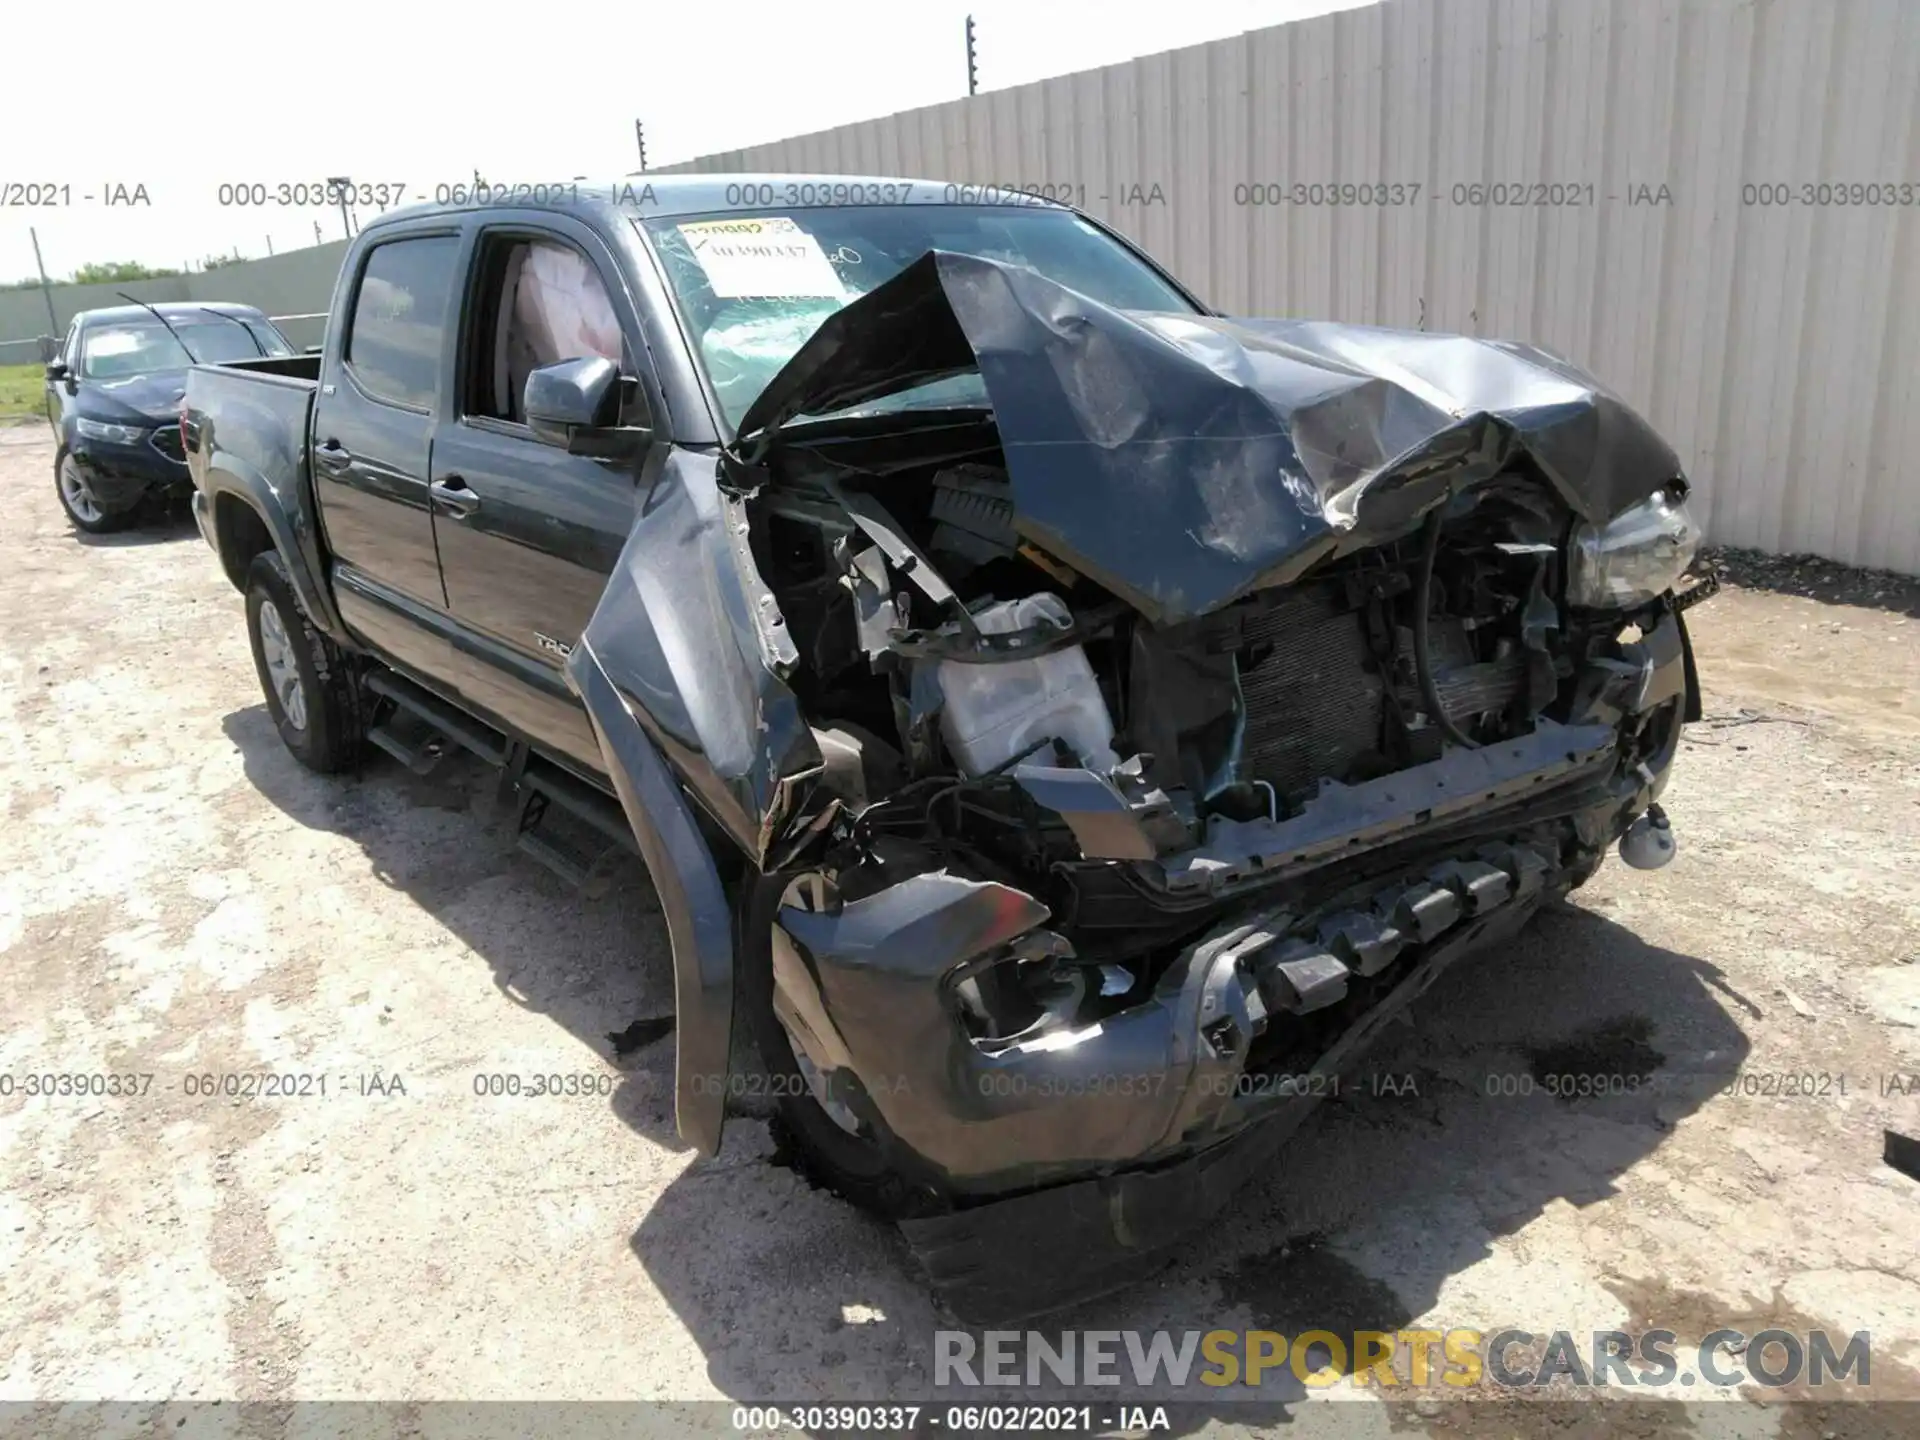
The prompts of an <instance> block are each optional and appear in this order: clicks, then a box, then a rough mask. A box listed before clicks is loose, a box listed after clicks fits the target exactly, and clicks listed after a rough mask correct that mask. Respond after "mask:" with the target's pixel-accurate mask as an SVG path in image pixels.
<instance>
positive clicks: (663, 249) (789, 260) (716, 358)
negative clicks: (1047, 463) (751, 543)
mask: <svg viewBox="0 0 1920 1440" xmlns="http://www.w3.org/2000/svg"><path fill="white" fill-rule="evenodd" d="M641 224H642V226H643V227H644V229H645V230H646V232H647V235H648V237H649V238H650V239H651V240H652V242H653V247H654V250H655V251H656V252H657V253H658V254H659V256H660V260H661V263H662V265H663V266H664V268H665V270H666V273H667V282H668V285H669V286H670V287H671V289H672V290H673V298H674V302H675V304H676V305H677V306H678V307H679V310H680V315H681V319H682V321H683V322H684V323H685V325H686V327H687V329H688V332H689V333H690V334H691V335H692V336H693V337H694V348H695V351H696V353H697V355H698V357H699V360H700V364H701V367H702V368H703V369H704V370H705V371H706V374H707V380H708V383H710V384H711V385H712V386H713V393H714V395H715V396H716V397H717V398H718V399H719V401H720V407H721V409H722V410H723V411H724V412H725V414H726V419H727V423H728V425H729V426H733V427H737V426H738V425H739V423H740V417H741V416H742V415H744V414H746V412H747V407H748V406H750V405H752V404H753V402H754V400H755V398H756V397H757V396H758V395H759V394H760V392H761V391H762V390H764V389H765V388H766V387H767V383H768V382H769V381H770V380H772V379H773V377H774V376H775V375H777V374H778V373H779V372H780V368H781V367H782V366H783V365H785V364H786V363H787V361H788V360H790V359H792V358H793V353H794V352H795V351H796V350H798V349H799V348H800V347H801V346H802V345H804V344H805V343H806V342H807V339H808V337H809V336H811V335H812V334H813V332H814V331H815V330H817V329H818V328H819V327H820V323H821V322H822V321H823V320H825V319H826V318H827V317H828V316H829V315H831V314H833V313H834V312H835V311H836V310H839V309H841V308H842V307H844V306H846V305H848V304H850V303H851V302H853V301H855V300H857V299H859V298H860V297H861V296H862V295H864V294H866V293H867V292H868V291H869V290H872V289H874V288H875V287H876V286H879V285H882V284H884V283H886V282H887V281H888V280H891V279H892V278H893V277H894V276H895V275H897V274H899V273H900V272H901V271H902V270H904V269H905V268H906V267H907V266H908V265H911V264H912V263H913V262H914V261H915V260H918V259H919V258H920V257H921V256H922V255H924V254H926V253H927V251H929V250H950V251H956V252H958V253H961V254H966V255H979V256H983V257H985V258H986V259H989V260H997V261H1000V262H1002V263H1005V264H1010V265H1025V266H1028V267H1029V268H1031V269H1034V270H1037V271H1039V272H1040V273H1041V274H1042V275H1045V276H1046V277H1047V278H1048V279H1050V280H1055V281H1057V282H1059V283H1060V284H1062V285H1065V286H1066V287H1067V288H1069V289H1071V290H1077V291H1079V292H1080V293H1081V294H1083V295H1087V296H1090V297H1091V298H1093V299H1095V300H1098V301H1100V302H1101V303H1102V304H1104V305H1110V306H1112V307H1114V308H1115V309H1119V310H1158V311H1168V310H1171V311H1177V312H1179V313H1181V314H1189V315H1190V314H1192V313H1193V305H1192V304H1191V302H1189V301H1188V300H1187V299H1186V297H1185V296H1183V295H1182V294H1181V293H1180V292H1179V291H1178V290H1176V289H1174V288H1173V286H1171V285H1170V284H1168V283H1167V282H1166V281H1165V280H1164V279H1162V278H1161V276H1160V275H1159V274H1158V273H1157V272H1156V271H1155V270H1154V269H1153V268H1152V267H1151V266H1149V265H1148V264H1146V262H1144V261H1143V260H1141V259H1140V257H1139V256H1137V255H1135V254H1134V253H1133V252H1132V251H1130V250H1128V249H1127V248H1126V247H1125V246H1123V245H1121V244H1119V243H1117V242H1116V241H1115V240H1114V239H1113V237H1112V236H1110V235H1108V234H1106V233H1105V232H1104V231H1102V230H1101V229H1100V228H1099V227H1098V226H1096V225H1093V224H1090V223H1089V222H1088V221H1086V220H1084V219H1082V218H1081V217H1080V216H1078V215H1075V214H1073V213H1072V212H1071V211H1068V210H1055V209H1050V208H1042V207H1037V206H1036V207H1032V208H1028V207H1012V206H992V205H982V206H962V205H853V206H844V207H834V208H820V209H800V210H793V211H740V210H733V211H724V212H716V213H713V214H709V215H677V216H673V217H671V218H666V219H657V220H645V221H642V222H641ZM986 405H987V393H986V388H985V386H983V385H982V384H981V381H980V377H979V376H978V375H975V374H970V375H956V376H951V377H948V378H946V379H942V380H936V381H932V382H930V383H928V384H925V385H920V386H916V387H914V388H912V389H909V390H903V391H901V392H900V393H898V394H895V395H888V396H884V397H882V398H880V399H878V400H873V401H870V402H868V403H866V404H864V405H862V406H861V407H860V409H861V410H862V411H886V410H908V409H930V408H945V407H949V406H953V407H985V406H986Z"/></svg>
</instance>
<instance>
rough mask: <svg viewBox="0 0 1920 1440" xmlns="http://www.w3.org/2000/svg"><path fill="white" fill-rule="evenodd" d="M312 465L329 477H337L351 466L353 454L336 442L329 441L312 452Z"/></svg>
mask: <svg viewBox="0 0 1920 1440" xmlns="http://www.w3.org/2000/svg"><path fill="white" fill-rule="evenodd" d="M313 463H314V464H316V465H318V466H319V467H320V468H321V469H322V470H325V471H326V472H327V473H328V474H329V475H339V474H342V473H344V472H345V470H346V468H347V467H348V466H349V465H351V464H353V452H352V451H351V450H349V449H347V447H346V446H344V445H342V444H341V443H340V442H339V441H338V440H329V441H327V442H326V444H324V445H322V446H321V447H320V448H319V449H317V450H315V451H314V452H313Z"/></svg>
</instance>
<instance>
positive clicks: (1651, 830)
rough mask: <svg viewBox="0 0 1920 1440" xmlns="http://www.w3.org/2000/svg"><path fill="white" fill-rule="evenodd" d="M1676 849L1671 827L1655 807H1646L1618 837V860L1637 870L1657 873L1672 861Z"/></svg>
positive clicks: (1665, 817) (1665, 813)
mask: <svg viewBox="0 0 1920 1440" xmlns="http://www.w3.org/2000/svg"><path fill="white" fill-rule="evenodd" d="M1676 848H1677V847H1676V845H1675V842H1674V838H1673V825H1672V823H1671V822H1670V821H1669V820H1668V819H1667V812H1666V811H1664V810H1662V809H1661V808H1660V807H1659V806H1658V805H1649V806H1648V807H1647V813H1646V814H1644V815H1642V816H1641V817H1640V818H1639V819H1638V820H1636V821H1634V822H1633V824H1631V825H1629V826H1628V827H1627V833H1626V834H1624V835H1622V836H1621V837H1620V858H1621V859H1622V860H1624V861H1626V862H1627V864H1629V865H1631V866H1632V867H1633V868H1634V869H1636V870H1658V869H1659V868H1660V867H1661V866H1662V865H1665V864H1666V863H1667V862H1668V861H1669V860H1671V859H1673V852H1674V850H1675V849H1676Z"/></svg>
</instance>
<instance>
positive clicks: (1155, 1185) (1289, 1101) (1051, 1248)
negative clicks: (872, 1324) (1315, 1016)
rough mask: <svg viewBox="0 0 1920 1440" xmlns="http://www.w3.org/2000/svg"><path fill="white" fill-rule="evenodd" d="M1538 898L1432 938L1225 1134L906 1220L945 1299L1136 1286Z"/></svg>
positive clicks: (997, 1318)
mask: <svg viewBox="0 0 1920 1440" xmlns="http://www.w3.org/2000/svg"><path fill="white" fill-rule="evenodd" d="M1539 903H1540V897H1535V898H1534V899H1532V900H1529V901H1526V902H1524V903H1520V904H1514V905H1510V906H1507V907H1505V908H1504V909H1500V910H1498V911H1496V912H1494V913H1492V914H1489V915H1487V916H1485V917H1482V918H1480V919H1476V920H1474V921H1472V922H1471V923H1469V924H1468V925H1465V926H1463V927H1461V928H1460V930H1459V931H1458V932H1456V933H1455V934H1453V935H1452V936H1450V937H1448V939H1447V940H1446V941H1445V942H1443V943H1441V944H1439V945H1436V946H1434V947H1433V949H1432V950H1431V951H1430V952H1429V953H1428V954H1427V955H1426V956H1425V957H1424V958H1423V959H1422V960H1420V962H1419V963H1418V964H1417V965H1416V966H1415V967H1414V968H1413V969H1412V970H1410V971H1409V972H1408V973H1407V974H1406V975H1405V976H1404V977H1403V978H1402V979H1401V980H1400V981H1399V983H1398V984H1397V985H1395V986H1394V988H1393V989H1392V990H1391V991H1390V992H1389V993H1388V994H1387V996H1386V998H1385V999H1383V1000H1381V1001H1380V1002H1379V1003H1378V1004H1376V1005H1375V1006H1374V1007H1373V1008H1372V1009H1371V1010H1369V1011H1367V1012H1366V1014H1365V1015H1364V1017H1362V1018H1361V1019H1360V1020H1359V1021H1358V1022H1357V1023H1355V1024H1354V1025H1353V1026H1352V1027H1351V1028H1350V1029H1348V1030H1347V1032H1346V1033H1345V1034H1343V1035H1342V1036H1341V1037H1340V1039H1339V1040H1337V1041H1336V1042H1335V1043H1334V1045H1333V1046H1332V1048H1331V1049H1329V1050H1328V1051H1327V1052H1326V1054H1325V1055H1324V1056H1323V1057H1322V1058H1321V1060H1320V1061H1319V1063H1318V1064H1317V1065H1316V1066H1315V1067H1314V1069H1313V1071H1311V1072H1309V1074H1308V1075H1306V1076H1303V1077H1301V1083H1299V1084H1296V1085H1294V1086H1292V1087H1290V1090H1291V1093H1287V1094H1282V1093H1279V1092H1278V1091H1269V1092H1267V1095H1268V1098H1267V1099H1266V1100H1264V1101H1263V1102H1262V1103H1261V1104H1260V1106H1259V1107H1258V1112H1257V1114H1256V1115H1255V1116H1254V1118H1252V1119H1251V1120H1250V1121H1249V1122H1248V1123H1247V1124H1245V1125H1244V1126H1242V1127H1241V1128H1240V1129H1238V1130H1236V1131H1234V1132H1233V1133H1232V1134H1230V1135H1228V1136H1227V1137H1225V1138H1224V1139H1222V1140H1220V1141H1219V1143H1217V1144H1214V1145H1211V1146H1208V1147H1206V1148H1203V1149H1200V1150H1198V1151H1195V1152H1193V1153H1191V1154H1188V1155H1186V1156H1184V1157H1182V1158H1178V1159H1175V1160H1172V1161H1170V1162H1168V1163H1166V1164H1162V1165H1159V1166H1155V1167H1151V1168H1142V1169H1136V1170H1129V1171H1125V1172H1122V1173H1118V1174H1112V1175H1104V1176H1099V1177H1096V1178H1092V1179H1086V1180H1081V1181H1077V1182H1074V1183H1071V1184H1064V1185H1053V1186H1049V1187H1047V1188H1045V1189H1041V1190H1035V1191H1031V1192H1029V1193H1027V1194H1023V1195H1018V1196H1015V1197H1012V1198H1009V1199H1004V1200H1001V1201H998V1202H996V1203H993V1204H988V1205H977V1206H973V1207H970V1208H967V1209H962V1210H955V1211H953V1212H951V1213H949V1214H945V1215H939V1216H934V1217H931V1218H927V1219H917V1220H904V1221H902V1222H901V1226H900V1228H901V1230H902V1232H903V1233H904V1234H905V1236H906V1240H907V1243H908V1245H909V1246H910V1247H911V1248H912V1250H913V1252H914V1255H915V1257H916V1258H917V1259H918V1260H919V1261H920V1264H921V1265H922V1267H923V1268H924V1269H925V1270H926V1272H927V1275H928V1278H929V1279H931V1280H932V1282H933V1284H934V1286H935V1288H936V1289H938V1290H939V1291H940V1293H941V1297H942V1299H943V1300H945V1302H946V1303H947V1305H948V1307H949V1308H950V1309H952V1310H953V1312H954V1313H955V1314H956V1315H957V1316H959V1317H960V1318H961V1319H962V1320H964V1321H966V1322H967V1323H969V1324H973V1325H997V1324H1001V1323H1003V1322H1006V1321H1009V1320H1016V1319H1022V1318H1025V1317H1027V1316H1031V1315H1036V1314H1041V1313H1044V1312H1045V1311H1049V1310H1057V1309H1061V1308H1064V1307H1065V1306H1068V1305H1074V1304H1078V1303H1080V1302H1082V1301H1085V1300H1089V1299H1092V1298H1094V1297H1095V1296H1098V1295H1102V1294H1105V1293H1107V1292H1108V1291H1111V1290H1117V1289H1120V1288H1121V1287H1123V1286H1126V1285H1130V1284H1132V1283H1133V1282H1134V1281H1136V1280H1138V1279H1140V1278H1141V1276H1142V1275H1143V1274H1144V1273H1145V1272H1147V1271H1148V1270H1150V1269H1152V1268H1153V1266H1154V1265H1155V1264H1156V1263H1157V1262H1159V1261H1161V1260H1164V1259H1166V1258H1167V1257H1168V1255H1169V1254H1170V1252H1171V1251H1172V1250H1173V1249H1174V1248H1175V1247H1176V1246H1178V1245H1179V1244H1180V1243H1181V1242H1182V1241H1184V1240H1186V1239H1187V1238H1188V1237H1189V1236H1191V1235H1193V1234H1194V1233H1195V1232H1196V1231H1198V1230H1200V1229H1201V1228H1202V1227H1204V1226H1205V1225H1206V1224H1207V1222H1208V1221H1209V1220H1211V1219H1212V1218H1213V1216H1215V1215H1217V1214H1218V1213H1219V1212H1220V1211H1221V1210H1222V1209H1223V1208H1225V1206H1226V1204H1227V1201H1228V1200H1229V1199H1230V1198H1231V1197H1232V1196H1233V1194H1234V1192H1235V1191H1237V1190H1238V1189H1239V1188H1240V1187H1241V1186H1242V1185H1243V1184H1245V1183H1246V1182H1247V1181H1248V1180H1249V1179H1250V1178H1252V1176H1254V1175H1255V1174H1256V1173H1257V1172H1258V1171H1259V1170H1261V1169H1262V1168H1263V1167H1264V1166H1265V1165H1266V1164H1267V1163H1268V1162H1269V1161H1270V1160H1271V1159H1272V1158H1273V1156H1274V1155H1275V1153H1277V1152H1278V1150H1279V1149H1280V1147H1281V1146H1282V1145H1283V1144H1284V1143H1285V1142H1286V1140H1287V1139H1288V1138H1289V1137H1290V1136H1291V1135H1292V1134H1293V1133H1294V1132H1295V1131H1296V1130H1298V1129H1299V1128H1300V1126H1301V1125H1302V1124H1303V1123H1304V1122H1305V1121H1306V1119H1307V1117H1308V1116H1309V1115H1310V1114H1311V1113H1312V1111H1313V1109H1314V1107H1315V1106H1316V1105H1317V1104H1318V1103H1319V1102H1320V1100H1321V1099H1322V1098H1323V1097H1324V1096H1325V1095H1326V1094H1327V1093H1328V1092H1329V1088H1330V1086H1329V1084H1328V1083H1326V1082H1330V1081H1331V1080H1332V1079H1333V1078H1334V1077H1337V1076H1338V1075H1340V1074H1341V1073H1342V1071H1343V1070H1345V1069H1347V1068H1348V1067H1350V1066H1351V1065H1352V1064H1353V1063H1354V1062H1355V1061H1356V1060H1358V1059H1359V1058H1360V1057H1361V1056H1362V1055H1363V1054H1364V1053H1365V1052H1366V1050H1367V1049H1368V1048H1369V1047H1370V1046H1371V1045H1372V1044H1373V1042H1374V1040H1375V1039H1376V1038H1377V1036H1378V1035H1379V1033H1380V1031H1381V1030H1382V1029H1383V1028H1384V1027H1385V1026H1386V1024H1387V1022H1388V1021H1390V1020H1392V1019H1393V1018H1394V1016H1396V1015H1398V1014H1399V1013H1400V1012H1401V1011H1403V1010H1404V1009H1405V1008H1406V1007H1407V1006H1408V1005H1410V1004H1411V1003H1412V1002H1413V1001H1414V1000H1416V999H1417V998H1419V996H1420V995H1421V994H1422V993H1424V992H1425V991H1426V990H1427V989H1428V988H1429V987H1430V986H1431V985H1432V984H1433V983H1434V981H1436V980H1437V979H1439V978H1440V976H1441V975H1442V974H1444V973H1445V971H1446V970H1447V969H1448V968H1449V967H1450V966H1451V965H1453V964H1454V962H1455V961H1457V960H1460V959H1461V958H1463V957H1464V956H1466V955H1469V954H1471V953H1473V952H1474V951H1476V950H1478V949H1481V948H1483V947H1485V946H1488V945H1492V944H1497V943H1498V942H1500V941H1502V940H1504V939H1507V938H1508V937H1510V936H1512V935H1513V934H1515V933H1516V932H1517V931H1519V929H1520V928H1521V927H1522V926H1524V925H1525V924H1526V922H1527V920H1528V919H1530V918H1531V917H1532V915H1533V913H1534V911H1535V910H1536V909H1537V908H1538V907H1539ZM1063 1241H1070V1243H1063Z"/></svg>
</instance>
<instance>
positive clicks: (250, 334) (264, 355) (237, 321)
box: [200, 305, 267, 360]
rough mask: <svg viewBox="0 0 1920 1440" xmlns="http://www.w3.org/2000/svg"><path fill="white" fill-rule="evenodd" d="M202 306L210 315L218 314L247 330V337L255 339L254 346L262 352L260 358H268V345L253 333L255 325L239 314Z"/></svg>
mask: <svg viewBox="0 0 1920 1440" xmlns="http://www.w3.org/2000/svg"><path fill="white" fill-rule="evenodd" d="M200 308H201V309H202V310H205V311H206V313H207V314H209V315H218V316H219V317H220V318H221V319H222V320H231V321H232V322H233V323H234V324H236V325H238V326H239V327H240V328H241V329H242V330H244V331H246V332H247V338H248V339H249V340H251V341H253V348H254V349H256V350H258V351H259V352H260V358H261V359H262V360H265V359H266V358H267V347H266V346H264V345H262V344H261V343H260V337H259V336H258V335H256V334H254V333H253V327H252V326H251V325H249V324H247V322H246V321H244V320H242V319H241V318H240V317H239V316H238V315H229V314H227V313H226V311H224V310H209V309H207V307H206V306H205V305H202V306H201V307H200Z"/></svg>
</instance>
